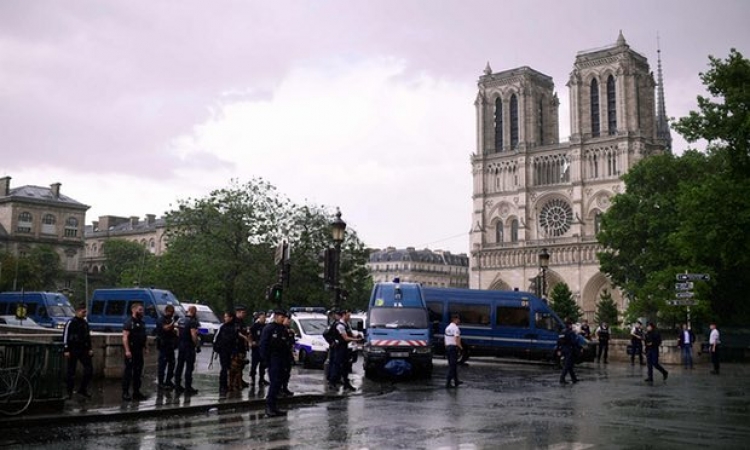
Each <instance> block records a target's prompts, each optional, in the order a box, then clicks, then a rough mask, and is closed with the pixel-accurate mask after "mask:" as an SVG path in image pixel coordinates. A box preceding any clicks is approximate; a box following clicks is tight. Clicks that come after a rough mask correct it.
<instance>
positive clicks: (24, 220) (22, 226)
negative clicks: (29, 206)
mask: <svg viewBox="0 0 750 450" xmlns="http://www.w3.org/2000/svg"><path fill="white" fill-rule="evenodd" d="M33 221H34V218H33V217H32V216H31V213H30V212H27V211H24V212H22V213H21V214H19V215H18V225H17V226H16V231H18V232H19V233H31V226H32V224H33Z"/></svg>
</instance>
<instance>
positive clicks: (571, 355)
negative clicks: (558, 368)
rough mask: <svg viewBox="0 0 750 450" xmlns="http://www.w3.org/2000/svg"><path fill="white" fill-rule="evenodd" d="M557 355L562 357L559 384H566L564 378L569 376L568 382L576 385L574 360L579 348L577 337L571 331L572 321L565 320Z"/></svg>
mask: <svg viewBox="0 0 750 450" xmlns="http://www.w3.org/2000/svg"><path fill="white" fill-rule="evenodd" d="M558 347H559V353H560V355H561V356H562V357H563V369H562V373H560V384H567V383H568V382H567V381H566V380H565V378H566V376H567V375H568V374H570V381H572V382H573V383H578V377H576V372H575V360H576V357H577V356H578V351H579V350H580V348H581V346H580V344H579V342H578V336H577V335H576V332H575V331H573V321H572V320H570V319H565V331H563V334H562V336H561V337H560V338H559V343H558Z"/></svg>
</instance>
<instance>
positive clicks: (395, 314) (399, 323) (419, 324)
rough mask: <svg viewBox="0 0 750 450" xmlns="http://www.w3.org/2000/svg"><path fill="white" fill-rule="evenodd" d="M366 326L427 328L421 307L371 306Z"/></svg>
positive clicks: (425, 314) (425, 317)
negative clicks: (368, 321) (368, 322)
mask: <svg viewBox="0 0 750 450" xmlns="http://www.w3.org/2000/svg"><path fill="white" fill-rule="evenodd" d="M368 328H418V329H422V328H428V325H427V311H425V310H424V309H422V308H373V309H371V310H370V324H369V326H368Z"/></svg>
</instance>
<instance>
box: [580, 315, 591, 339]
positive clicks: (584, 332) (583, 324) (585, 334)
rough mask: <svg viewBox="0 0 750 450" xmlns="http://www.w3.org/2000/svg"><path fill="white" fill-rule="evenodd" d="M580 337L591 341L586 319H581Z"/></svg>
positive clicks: (589, 328)
mask: <svg viewBox="0 0 750 450" xmlns="http://www.w3.org/2000/svg"><path fill="white" fill-rule="evenodd" d="M581 336H583V337H585V338H586V339H591V327H590V326H589V321H588V320H586V319H583V322H581Z"/></svg>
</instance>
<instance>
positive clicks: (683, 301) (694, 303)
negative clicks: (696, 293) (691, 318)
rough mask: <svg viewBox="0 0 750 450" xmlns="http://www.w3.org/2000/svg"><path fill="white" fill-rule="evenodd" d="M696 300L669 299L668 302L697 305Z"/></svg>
mask: <svg viewBox="0 0 750 450" xmlns="http://www.w3.org/2000/svg"><path fill="white" fill-rule="evenodd" d="M696 303H697V302H696V301H695V300H667V304H669V305H671V306H695V305H696Z"/></svg>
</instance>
